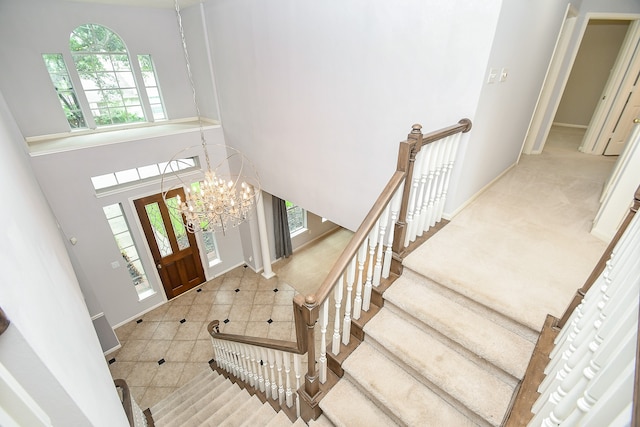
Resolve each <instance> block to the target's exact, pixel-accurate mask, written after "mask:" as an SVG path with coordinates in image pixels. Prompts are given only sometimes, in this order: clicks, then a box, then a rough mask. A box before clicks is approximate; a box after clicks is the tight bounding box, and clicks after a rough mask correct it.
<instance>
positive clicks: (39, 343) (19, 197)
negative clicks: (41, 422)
mask: <svg viewBox="0 0 640 427" xmlns="http://www.w3.org/2000/svg"><path fill="white" fill-rule="evenodd" d="M0 140H1V141H2V147H1V148H0V149H1V152H2V154H1V155H0V186H1V188H2V194H3V197H4V198H5V200H6V201H7V202H8V203H7V208H6V209H2V210H0V223H2V227H1V228H0V236H1V237H2V241H3V247H4V248H5V249H4V251H3V253H2V256H1V257H0V268H2V271H3V279H2V282H1V283H0V289H1V291H0V306H1V307H2V308H3V309H4V311H5V312H6V314H7V316H8V317H9V319H10V320H11V322H12V325H13V326H12V327H15V329H16V331H14V332H15V334H14V335H13V336H14V337H15V340H13V341H10V342H6V341H3V350H2V363H3V364H4V365H5V366H7V367H10V366H15V365H18V366H23V367H24V368H28V366H25V365H26V364H27V363H29V362H33V367H34V372H39V371H40V370H44V372H46V373H49V374H50V377H49V376H43V377H34V378H33V381H34V382H35V387H37V388H38V390H39V391H38V392H37V394H38V395H37V396H36V395H33V394H32V396H33V397H34V398H36V399H37V401H38V403H39V404H40V406H42V407H50V406H51V405H58V404H59V405H60V407H58V408H57V410H56V413H55V414H52V415H53V418H55V419H56V421H57V422H56V425H78V424H77V421H78V419H79V411H80V412H81V413H82V414H83V415H84V417H86V419H88V420H89V422H90V423H91V425H94V426H105V427H107V426H109V427H110V426H124V425H126V417H125V415H124V412H123V410H122V405H121V404H120V402H119V399H118V397H117V393H116V391H115V387H114V386H113V381H112V379H111V375H110V374H109V370H108V368H107V365H106V363H105V360H104V357H103V356H102V350H101V348H100V343H99V342H98V339H97V337H96V334H95V332H94V329H93V325H92V323H91V319H90V317H89V313H88V311H87V308H86V306H85V304H84V301H83V296H82V293H81V292H80V288H79V286H78V282H77V280H76V277H75V275H74V272H73V268H72V266H71V262H70V260H69V257H68V256H67V252H66V250H65V247H64V244H63V242H62V239H61V236H60V230H59V229H58V227H57V224H56V222H55V219H54V216H53V214H52V212H51V210H50V208H49V205H48V204H47V201H46V199H45V198H44V196H43V194H42V192H41V190H40V188H39V185H38V183H37V182H36V180H35V178H34V175H33V172H32V170H31V165H30V164H29V160H28V156H27V154H26V153H25V150H24V148H23V145H22V137H21V135H20V132H19V130H18V128H17V126H16V123H15V121H14V120H13V118H12V116H11V113H10V111H9V109H8V106H7V104H6V103H5V101H4V98H3V96H2V95H1V92H0ZM9 205H10V208H9ZM2 338H3V339H5V336H4V335H3V337H2ZM13 344H15V345H13ZM18 344H20V345H18ZM38 359H39V361H40V362H41V363H37V362H38ZM21 364H24V365H21ZM9 369H11V368H9ZM32 375H37V374H35V373H32ZM14 376H16V377H17V378H21V377H22V376H21V375H20V374H18V375H14ZM38 382H41V384H40V385H39V386H38ZM25 385H26V386H27V387H25V388H26V389H27V390H28V391H29V389H30V387H29V384H25ZM60 389H61V390H62V392H60ZM56 391H58V393H56ZM75 405H77V407H76V406H75ZM58 417H60V418H58ZM80 418H81V417H80Z"/></svg>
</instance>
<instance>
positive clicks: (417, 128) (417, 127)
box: [411, 123, 422, 133]
mask: <svg viewBox="0 0 640 427" xmlns="http://www.w3.org/2000/svg"><path fill="white" fill-rule="evenodd" d="M421 129H422V125H421V124H420V123H416V124H415V125H413V126H411V133H422V131H421Z"/></svg>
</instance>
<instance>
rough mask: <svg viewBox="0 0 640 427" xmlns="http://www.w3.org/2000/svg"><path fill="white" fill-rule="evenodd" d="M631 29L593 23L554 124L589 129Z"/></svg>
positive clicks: (626, 23)
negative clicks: (621, 47)
mask: <svg viewBox="0 0 640 427" xmlns="http://www.w3.org/2000/svg"><path fill="white" fill-rule="evenodd" d="M628 29H629V21H624V20H623V21H613V20H592V21H590V22H589V24H588V25H587V29H586V31H585V33H584V37H583V38H582V42H581V43H580V48H579V50H578V54H577V56H576V60H575V62H574V64H573V67H572V69H571V73H570V75H569V80H568V81H567V86H566V87H565V89H564V92H563V94H562V99H561V101H560V105H558V111H557V112H556V116H555V118H554V122H556V123H559V124H568V125H573V126H581V127H584V128H586V127H587V126H588V125H589V121H590V120H591V116H592V115H593V111H594V110H595V108H596V105H597V104H598V101H599V100H600V96H601V95H602V90H603V89H604V85H605V84H606V83H607V80H608V79H609V74H610V72H611V68H612V67H613V64H614V62H615V60H616V58H617V57H618V51H619V50H620V46H621V45H622V42H623V40H624V38H625V36H626V34H627V30H628Z"/></svg>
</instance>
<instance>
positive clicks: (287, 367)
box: [282, 351, 293, 408]
mask: <svg viewBox="0 0 640 427" xmlns="http://www.w3.org/2000/svg"><path fill="white" fill-rule="evenodd" d="M282 362H283V364H284V376H285V380H286V385H287V388H286V391H285V396H286V397H285V400H286V402H287V407H288V408H291V407H292V406H293V392H292V391H291V355H290V354H289V353H288V352H286V351H285V352H283V353H282Z"/></svg>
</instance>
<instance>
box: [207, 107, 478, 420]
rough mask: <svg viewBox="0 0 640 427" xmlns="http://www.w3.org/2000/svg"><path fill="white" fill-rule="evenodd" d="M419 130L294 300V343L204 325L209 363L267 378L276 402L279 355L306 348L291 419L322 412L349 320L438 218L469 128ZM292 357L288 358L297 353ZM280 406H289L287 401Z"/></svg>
mask: <svg viewBox="0 0 640 427" xmlns="http://www.w3.org/2000/svg"><path fill="white" fill-rule="evenodd" d="M421 128H422V126H421V125H413V127H412V130H411V133H409V135H408V137H407V140H406V141H403V142H401V143H400V146H399V153H398V162H397V167H396V171H395V172H394V173H393V174H392V175H391V178H390V179H389V181H388V182H387V184H386V185H385V187H384V189H383V190H382V192H381V193H380V195H379V196H378V198H377V199H376V201H375V203H374V204H373V206H372V208H371V209H370V211H369V213H368V214H367V215H366V217H365V218H364V220H363V221H362V224H361V225H360V227H358V229H357V230H356V232H355V233H354V235H353V236H352V238H351V240H350V241H349V243H348V244H347V245H346V247H345V249H344V250H343V252H342V254H341V255H340V256H339V257H338V259H337V260H336V262H335V264H334V265H333V267H332V268H331V270H330V271H329V273H328V275H327V277H326V278H325V279H324V281H323V282H322V284H321V285H320V287H319V288H318V290H317V291H316V292H315V293H313V294H310V295H306V296H303V295H296V296H295V297H294V299H293V309H294V320H295V327H296V338H297V341H296V342H288V341H275V340H269V339H259V338H253V337H246V336H239V335H229V334H224V333H219V332H218V326H219V323H218V322H217V321H213V322H211V324H210V325H209V332H210V333H211V336H212V339H213V345H214V349H215V357H216V359H215V360H216V364H218V366H219V367H220V366H222V367H223V369H224V370H225V371H227V372H228V373H231V374H233V375H234V376H235V377H237V378H241V379H242V380H243V381H244V382H245V384H246V383H249V384H256V385H252V386H251V387H254V388H256V387H257V389H260V390H262V388H263V385H264V389H265V390H266V389H267V378H268V381H269V386H270V387H271V399H273V400H282V399H283V397H282V396H283V391H284V399H285V401H286V397H287V396H288V394H287V393H288V391H287V390H288V387H287V384H288V383H287V380H286V379H282V378H281V377H280V373H281V372H282V370H285V372H286V362H285V357H287V356H285V354H286V355H289V354H292V355H296V356H297V355H302V354H305V353H306V354H307V357H306V361H303V362H306V365H307V366H306V373H305V375H304V385H303V386H302V387H298V386H299V384H298V380H299V378H300V377H299V374H298V373H297V371H296V374H295V376H296V381H297V382H296V387H297V388H296V389H297V390H298V396H299V397H300V399H299V401H298V400H296V408H297V416H301V417H302V418H303V419H304V420H305V421H308V420H310V419H316V418H317V417H318V416H319V415H320V413H321V412H320V408H319V406H318V403H319V402H320V400H321V398H322V391H321V384H325V383H326V382H327V380H328V376H329V372H328V371H329V366H330V363H329V360H330V359H334V360H335V359H336V358H338V357H340V354H341V353H344V352H345V350H347V349H348V348H349V346H353V339H352V335H353V334H352V330H351V325H352V321H358V320H359V319H360V318H361V317H362V316H364V314H365V313H368V312H370V311H371V310H372V308H373V306H374V305H376V302H377V303H378V305H381V302H379V301H380V300H381V299H380V298H376V294H378V295H379V294H380V293H381V288H382V286H381V283H382V282H383V281H385V280H386V279H389V277H390V276H391V275H395V276H397V275H399V274H401V272H402V259H403V258H404V257H405V256H406V255H407V254H408V253H410V252H411V251H412V250H413V249H414V248H415V247H417V246H419V245H420V244H421V243H422V242H423V241H424V240H425V239H426V237H427V235H428V234H429V232H430V230H431V229H434V227H436V228H437V224H438V223H441V222H444V221H442V215H443V211H444V205H445V202H446V199H447V194H448V189H449V182H450V178H451V173H452V169H453V167H454V163H455V160H456V156H457V152H458V147H459V143H460V137H461V134H462V133H466V132H468V131H469V130H470V129H471V121H470V120H469V119H462V120H460V121H459V122H458V123H456V124H454V125H452V126H449V127H446V128H443V129H440V130H438V131H435V132H431V133H429V134H426V135H423V134H422V131H421ZM332 297H333V298H332ZM332 300H333V301H332ZM330 306H333V310H330ZM331 321H332V322H331ZM330 323H332V324H330ZM316 330H317V332H316ZM316 337H318V339H317V340H316ZM316 346H317V347H318V348H317V349H316ZM272 351H273V352H272ZM327 351H328V352H329V353H330V354H327ZM317 355H318V356H319V357H317ZM316 358H317V361H316ZM292 359H293V360H294V362H295V360H296V357H292ZM281 360H282V368H280V364H279V361H281ZM316 362H317V363H316ZM316 365H317V366H316ZM296 366H299V365H296ZM332 368H333V366H332ZM286 378H288V377H286ZM274 381H275V384H276V385H275V388H274ZM283 381H284V385H283ZM289 382H291V381H289ZM276 390H277V393H276ZM281 390H283V391H281ZM267 394H268V392H267ZM276 396H277V399H276ZM286 403H287V406H288V405H289V401H286Z"/></svg>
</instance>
